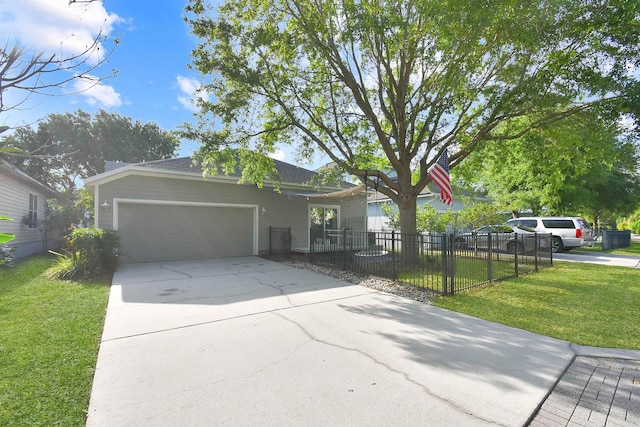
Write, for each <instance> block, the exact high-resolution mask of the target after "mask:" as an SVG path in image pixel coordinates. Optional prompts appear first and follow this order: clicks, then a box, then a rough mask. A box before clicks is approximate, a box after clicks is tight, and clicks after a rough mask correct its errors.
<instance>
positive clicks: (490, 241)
mask: <svg viewBox="0 0 640 427" xmlns="http://www.w3.org/2000/svg"><path fill="white" fill-rule="evenodd" d="M487 280H493V233H488V234H487Z"/></svg>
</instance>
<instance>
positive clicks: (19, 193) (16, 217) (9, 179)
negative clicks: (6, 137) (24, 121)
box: [0, 159, 68, 259]
mask: <svg viewBox="0 0 640 427" xmlns="http://www.w3.org/2000/svg"><path fill="white" fill-rule="evenodd" d="M48 199H56V200H58V201H59V202H60V203H63V204H64V203H68V200H67V199H66V198H65V197H64V196H63V195H62V194H60V193H58V192H57V191H54V190H53V189H51V188H49V187H48V186H46V185H45V184H43V183H41V182H40V181H37V180H36V179H34V178H32V177H30V176H29V175H27V174H26V173H24V172H23V171H21V170H20V169H18V168H17V167H16V166H14V165H12V164H11V163H9V162H8V161H6V160H4V159H0V215H3V216H7V217H9V218H13V221H0V231H2V232H4V233H10V234H14V235H15V236H16V237H15V239H14V240H11V241H10V242H8V243H7V245H8V246H10V247H12V248H13V249H14V252H13V257H14V258H15V259H20V258H25V257H28V256H30V255H34V254H37V253H41V252H46V251H47V250H49V249H55V248H57V247H58V246H59V244H60V239H61V236H59V235H58V236H52V235H51V233H50V232H49V230H47V228H46V227H45V226H44V225H45V224H44V219H45V215H46V207H47V200H48Z"/></svg>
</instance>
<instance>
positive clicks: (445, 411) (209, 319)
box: [87, 258, 575, 427]
mask: <svg viewBox="0 0 640 427" xmlns="http://www.w3.org/2000/svg"><path fill="white" fill-rule="evenodd" d="M574 355H575V352H574V350H573V349H572V347H571V345H570V344H569V343H567V342H564V341H560V340H555V339H551V338H548V337H544V336H541V335H537V334H533V333H529V332H525V331H522V330H518V329H513V328H509V327H506V326H503V325H498V324H495V323H491V322H486V321H483V320H480V319H477V318H472V317H469V316H465V315H461V314H457V313H453V312H450V311H446V310H442V309H439V308H437V307H433V306H429V305H426V304H422V303H418V302H415V301H412V300H408V299H404V298H400V297H397V296H394V295H390V294H386V293H381V292H376V291H374V290H372V289H369V288H365V287H361V286H357V285H352V284H349V283H346V282H343V281H340V280H338V279H333V278H330V277H327V276H324V275H320V274H316V273H313V272H310V271H307V270H300V269H296V268H293V267H290V266H286V265H283V264H279V263H275V262H271V261H266V260H264V259H261V258H235V259H226V260H208V261H192V262H175V263H164V264H132V265H124V266H122V267H121V268H120V269H119V270H118V271H117V272H116V274H115V276H114V281H113V286H112V289H111V294H110V300H109V306H108V310H107V318H106V322H105V329H104V335H103V339H102V344H101V347H100V353H99V357H98V363H97V368H96V373H95V379H94V384H93V390H92V396H91V403H90V406H89V414H88V420H87V425H88V426H92V427H93V426H179V425H184V426H211V425H233V426H249V425H251V426H254V425H261V426H276V425H278V426H280V425H305V426H315V425H317V426H320V425H322V426H326V425H332V426H343V425H367V426H391V425H403V426H424V425H453V426H488V425H499V426H521V425H524V424H525V423H526V422H528V420H529V419H530V417H531V416H532V415H533V414H534V412H535V411H536V410H537V408H538V406H539V405H540V403H541V402H542V401H543V400H544V399H545V397H546V396H547V394H548V393H549V391H550V390H551V389H552V388H553V386H554V384H555V383H556V381H557V380H558V378H560V376H561V375H562V373H563V372H564V371H565V369H566V368H567V367H568V366H569V365H570V362H571V361H572V359H573V357H574Z"/></svg>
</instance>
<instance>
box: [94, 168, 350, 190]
mask: <svg viewBox="0 0 640 427" xmlns="http://www.w3.org/2000/svg"><path fill="white" fill-rule="evenodd" d="M130 175H136V176H147V177H154V178H176V179H187V180H194V181H203V182H219V183H225V184H232V183H237V182H238V181H239V179H238V177H235V176H226V175H215V176H211V177H206V178H205V177H203V176H202V175H201V174H200V173H194V172H183V171H171V170H150V168H148V167H143V166H136V165H132V166H125V167H122V168H118V169H115V170H112V171H109V172H105V173H102V174H99V175H94V176H92V177H89V178H85V179H84V183H85V186H87V187H93V186H96V185H102V184H106V183H109V182H112V181H116V180H118V179H121V178H124V177H127V176H130ZM244 185H253V184H251V183H245V184H244ZM280 186H281V187H282V188H286V189H295V190H309V189H310V188H312V187H309V186H308V185H304V184H299V183H290V182H282V183H280ZM265 187H270V188H273V187H275V185H274V184H273V183H272V182H270V181H267V182H265ZM320 189H321V190H324V191H335V190H341V189H344V188H340V187H335V186H334V187H320Z"/></svg>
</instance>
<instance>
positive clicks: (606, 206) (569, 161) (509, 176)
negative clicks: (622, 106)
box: [456, 113, 640, 222]
mask: <svg viewBox="0 0 640 427" xmlns="http://www.w3.org/2000/svg"><path fill="white" fill-rule="evenodd" d="M638 149H639V146H638V143H637V140H636V139H635V138H634V132H633V129H631V130H629V129H625V127H624V126H621V123H618V122H616V121H613V120H611V118H609V117H601V116H598V115H597V114H594V113H580V114H575V115H573V116H571V117H568V118H566V119H564V120H561V121H558V122H556V123H554V124H552V125H549V126H544V127H541V128H538V129H535V130H533V131H531V132H529V133H527V134H526V135H524V136H522V137H521V138H518V139H514V140H509V141H505V142H504V143H502V144H494V145H488V146H485V147H481V148H480V149H478V150H476V151H475V152H473V153H472V154H471V155H470V156H469V157H468V158H467V161H465V164H464V165H462V167H461V168H459V169H458V170H457V171H456V173H457V175H458V177H459V178H463V180H462V181H464V182H467V183H469V184H471V185H473V186H475V187H480V188H482V189H484V190H486V191H487V192H488V195H489V196H490V197H491V198H492V199H494V200H496V201H498V202H499V203H500V204H502V205H503V206H505V207H508V208H509V209H510V210H512V211H513V212H514V214H516V215H517V214H519V213H520V212H523V211H524V212H533V214H534V215H541V214H543V213H545V212H546V213H551V214H564V215H577V214H586V215H588V216H590V217H591V219H593V220H594V221H596V222H597V220H598V219H599V218H600V217H602V216H603V215H611V214H613V215H622V216H624V215H628V214H629V213H631V212H633V210H634V209H635V208H636V206H637V204H638V202H639V199H638V197H639V194H638V193H639V192H640V187H639V185H640V174H639V169H638V167H639V165H640V162H639V160H638V154H639V152H638Z"/></svg>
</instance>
